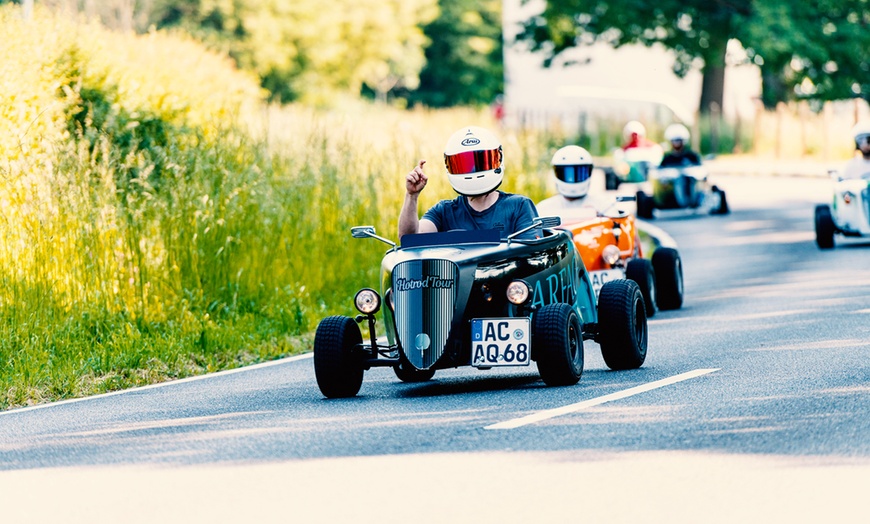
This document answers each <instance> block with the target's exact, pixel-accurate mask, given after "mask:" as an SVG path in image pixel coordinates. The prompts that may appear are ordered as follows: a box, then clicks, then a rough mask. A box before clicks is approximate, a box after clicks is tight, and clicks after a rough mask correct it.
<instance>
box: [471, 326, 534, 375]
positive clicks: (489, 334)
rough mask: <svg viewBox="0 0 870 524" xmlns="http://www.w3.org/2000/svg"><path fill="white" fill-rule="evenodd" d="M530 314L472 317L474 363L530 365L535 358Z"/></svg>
mask: <svg viewBox="0 0 870 524" xmlns="http://www.w3.org/2000/svg"><path fill="white" fill-rule="evenodd" d="M530 325H531V323H530V321H529V319H528V318H475V319H473V320H472V321H471V365H472V366H475V367H493V366H528V365H529V363H530V362H531V348H530V346H531V340H532V336H531V329H530V328H529V326H530Z"/></svg>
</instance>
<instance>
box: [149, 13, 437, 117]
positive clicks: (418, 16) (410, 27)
mask: <svg viewBox="0 0 870 524" xmlns="http://www.w3.org/2000/svg"><path fill="white" fill-rule="evenodd" d="M156 3H157V5H156V6H155V11H154V12H153V20H154V22H155V23H156V25H157V27H179V28H182V29H184V30H186V31H188V32H190V33H191V34H193V35H194V36H196V37H198V38H200V39H202V40H204V41H205V42H207V43H210V44H211V45H213V46H217V47H220V48H222V49H224V50H225V51H226V52H228V53H229V54H230V55H231V56H232V57H233V58H234V59H236V61H237V62H238V63H239V65H240V66H241V67H243V68H246V69H250V70H253V71H255V72H256V73H257V74H258V75H259V76H260V78H262V80H263V85H264V87H266V88H267V89H269V91H270V92H271V93H272V95H273V97H274V98H275V99H278V100H282V101H291V100H302V101H307V102H313V103H319V102H324V101H326V100H328V99H331V98H333V97H334V96H335V95H340V94H342V93H347V94H351V95H354V96H358V95H359V93H360V90H361V88H362V86H363V84H366V85H368V86H369V87H370V88H371V89H372V90H374V91H375V92H377V93H379V94H383V93H386V92H387V91H389V90H390V89H393V88H394V87H397V86H406V87H408V88H414V87H416V86H417V83H418V75H419V72H420V70H421V69H422V68H423V65H424V63H425V58H424V56H423V47H424V45H425V43H426V37H425V36H424V34H423V31H422V29H421V26H422V25H423V24H425V23H428V22H430V21H432V20H433V19H435V18H436V17H437V15H438V8H437V0H293V1H292V2H287V1H285V0H157V2H156Z"/></svg>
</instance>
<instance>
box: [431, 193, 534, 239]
mask: <svg viewBox="0 0 870 524" xmlns="http://www.w3.org/2000/svg"><path fill="white" fill-rule="evenodd" d="M498 195H499V196H498V200H496V201H495V204H493V205H492V206H490V207H489V208H487V209H486V210H484V211H475V210H474V209H472V207H471V206H470V205H469V204H468V198H467V197H465V196H462V195H460V196H458V197H456V198H454V199H453V200H442V201H441V202H438V203H437V204H435V205H434V206H432V208H431V209H429V211H426V213H425V214H424V215H423V218H425V219H426V220H429V221H431V222H432V223H433V224H435V227H436V228H438V231H452V230H454V229H464V230H468V231H473V230H476V229H498V230H499V231H500V232H501V237H502V238H504V237H506V236H508V235H510V234H511V233H515V232H517V231H519V230H521V229H525V228H527V227H529V226H530V225H532V221H533V220H534V219H535V217H537V216H538V211H537V209H535V204H534V203H533V202H532V201H531V199H529V198H528V197H525V196H523V195H515V194H512V193H505V192H503V191H499V192H498ZM534 235H535V231H534V230H532V231H530V232H529V234H528V235H526V234H524V235H523V237H526V236H530V237H532V238H534Z"/></svg>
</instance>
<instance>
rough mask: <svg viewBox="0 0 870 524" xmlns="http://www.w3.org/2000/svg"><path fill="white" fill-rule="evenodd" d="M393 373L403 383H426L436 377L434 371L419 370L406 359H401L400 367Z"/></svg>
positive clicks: (394, 369)
mask: <svg viewBox="0 0 870 524" xmlns="http://www.w3.org/2000/svg"><path fill="white" fill-rule="evenodd" d="M393 371H395V372H396V376H397V377H399V380H401V381H402V382H426V381H427V380H429V379H431V378H432V377H434V376H435V370H434V369H422V370H421V369H417V368H415V367H414V366H413V365H412V364H411V363H410V362H408V359H406V358H405V357H401V358H400V359H399V365H398V366H396V367H394V368H393Z"/></svg>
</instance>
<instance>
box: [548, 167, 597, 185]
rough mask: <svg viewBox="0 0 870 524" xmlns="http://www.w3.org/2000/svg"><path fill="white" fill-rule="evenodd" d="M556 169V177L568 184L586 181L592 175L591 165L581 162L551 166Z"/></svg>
mask: <svg viewBox="0 0 870 524" xmlns="http://www.w3.org/2000/svg"><path fill="white" fill-rule="evenodd" d="M553 169H555V170H556V178H557V179H559V180H561V181H562V182H566V183H568V184H578V183H580V182H586V181H587V180H589V177H591V176H592V166H591V165H589V164H581V165H575V166H553Z"/></svg>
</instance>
